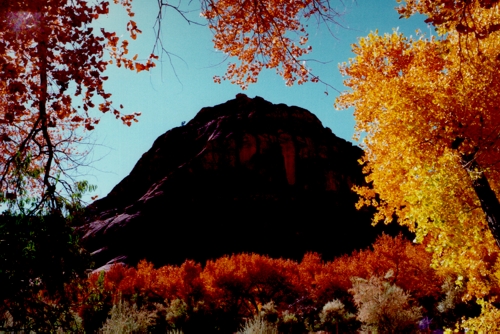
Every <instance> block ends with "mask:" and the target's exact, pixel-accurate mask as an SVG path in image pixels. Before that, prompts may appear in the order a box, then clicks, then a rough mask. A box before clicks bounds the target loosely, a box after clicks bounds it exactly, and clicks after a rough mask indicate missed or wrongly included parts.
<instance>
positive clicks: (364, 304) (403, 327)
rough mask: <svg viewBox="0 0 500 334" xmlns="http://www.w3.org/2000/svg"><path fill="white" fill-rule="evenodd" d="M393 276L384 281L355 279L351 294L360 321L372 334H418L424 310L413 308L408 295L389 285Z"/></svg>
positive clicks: (373, 278)
mask: <svg viewBox="0 0 500 334" xmlns="http://www.w3.org/2000/svg"><path fill="white" fill-rule="evenodd" d="M391 276H392V272H391V271H389V272H388V273H387V274H386V275H385V277H384V278H380V277H378V276H372V277H370V279H368V280H365V279H363V278H359V277H354V278H352V282H353V287H352V289H351V290H350V291H351V292H352V293H353V298H354V302H355V303H356V305H357V306H358V315H357V318H358V320H360V321H361V322H362V323H363V327H362V329H363V331H366V332H369V333H388V334H390V333H413V332H415V333H416V332H417V323H418V320H419V319H420V318H421V317H422V310H421V307H419V306H415V305H412V303H411V302H412V301H411V298H410V295H409V294H408V293H406V292H404V291H403V289H401V288H400V287H398V286H396V285H394V284H391V283H389V282H388V279H390V277H391Z"/></svg>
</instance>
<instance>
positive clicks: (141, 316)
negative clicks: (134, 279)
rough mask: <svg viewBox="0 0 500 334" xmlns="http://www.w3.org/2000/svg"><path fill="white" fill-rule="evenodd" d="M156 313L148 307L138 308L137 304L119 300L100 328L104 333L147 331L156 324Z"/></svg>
mask: <svg viewBox="0 0 500 334" xmlns="http://www.w3.org/2000/svg"><path fill="white" fill-rule="evenodd" d="M156 318H157V316H156V314H155V313H153V312H150V311H148V310H147V309H146V308H140V309H139V308H137V305H136V304H133V305H130V304H129V303H127V302H124V301H119V302H118V304H116V305H114V306H113V308H112V309H111V312H110V318H108V319H107V320H106V322H105V323H104V326H103V327H102V328H101V329H100V330H99V333H102V334H122V333H123V334H125V333H147V332H148V328H149V327H150V326H152V325H154V324H155V322H156Z"/></svg>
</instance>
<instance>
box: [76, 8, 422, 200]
mask: <svg viewBox="0 0 500 334" xmlns="http://www.w3.org/2000/svg"><path fill="white" fill-rule="evenodd" d="M179 1H180V0H179ZM188 2H189V1H185V2H183V3H181V7H182V8H183V9H185V10H189V11H190V12H189V14H188V17H189V18H190V19H192V20H195V21H197V22H199V23H202V24H205V23H206V22H205V21H204V19H203V18H202V17H200V15H199V14H200V5H199V2H196V1H192V2H191V4H190V5H189V4H188ZM331 3H332V5H334V6H336V7H337V9H338V10H339V11H341V12H343V15H342V17H340V18H339V21H340V23H341V24H342V27H340V26H338V25H333V26H331V30H332V31H333V33H334V36H332V35H331V34H330V32H329V31H328V29H326V27H325V26H321V25H320V26H317V24H316V21H315V20H314V19H313V20H311V22H310V23H309V24H308V25H309V30H308V32H309V35H310V39H309V44H310V45H311V46H312V47H313V52H312V53H310V54H309V55H307V59H314V60H317V61H319V62H312V61H308V65H309V66H310V67H311V68H312V69H313V73H314V74H316V75H319V77H320V78H321V79H322V80H323V81H325V82H327V83H329V84H330V85H332V86H333V87H335V88H336V89H337V90H339V91H342V90H344V87H343V85H342V80H343V79H342V77H341V75H340V73H339V71H338V64H339V63H342V62H345V61H348V59H349V58H350V57H352V56H353V54H352V52H351V45H352V44H353V43H356V42H357V39H358V38H359V37H364V36H366V35H367V34H368V33H369V32H370V31H375V30H378V31H379V33H381V34H383V33H391V32H392V31H393V29H395V28H398V29H399V31H401V32H403V33H404V34H405V35H408V36H409V35H413V36H415V30H416V29H420V30H421V31H423V32H424V33H426V34H429V33H430V29H429V27H428V26H427V25H426V24H425V23H424V18H423V17H414V18H411V19H409V20H408V19H399V15H398V13H397V12H396V11H395V10H394V7H395V6H397V3H396V1H395V0H376V1H374V0H357V1H351V0H344V2H343V3H342V2H341V1H340V0H331ZM133 6H134V11H135V13H136V16H135V17H134V18H133V19H134V20H135V21H136V22H137V24H138V26H139V29H141V30H142V32H143V33H142V34H141V35H139V37H138V39H137V40H135V41H131V45H130V49H131V54H132V55H133V54H136V53H138V54H139V59H141V58H146V57H147V56H148V55H149V54H150V53H151V52H152V50H153V46H154V43H155V29H154V24H155V21H156V16H157V14H158V8H157V1H153V0H134V1H133ZM128 19H129V17H128V16H127V14H126V12H125V10H124V9H123V8H121V7H111V11H110V14H109V16H107V17H103V18H101V19H100V20H99V21H98V22H96V23H95V25H96V26H104V27H106V28H107V29H108V30H109V31H119V32H120V31H121V32H122V33H123V36H124V37H127V32H126V30H125V25H126V22H127V21H128ZM129 40H130V39H129ZM161 41H162V43H163V46H164V48H165V49H166V50H167V51H169V52H170V53H171V57H170V58H169V57H168V56H166V55H165V54H163V55H161V54H159V53H158V52H157V54H158V55H159V56H160V60H159V62H158V63H157V67H155V68H154V69H153V70H152V71H150V72H141V73H136V72H132V71H129V70H125V69H123V68H116V66H114V65H111V66H109V67H108V70H107V74H106V75H108V76H109V80H108V81H106V85H105V89H106V90H107V91H108V92H110V93H112V94H113V95H112V100H113V102H114V105H115V106H119V105H120V104H122V105H123V106H124V109H123V111H124V113H132V112H136V111H140V112H142V116H140V117H139V122H138V123H134V124H133V125H132V126H131V127H127V126H125V125H123V124H122V122H121V121H120V120H115V118H114V117H113V115H111V114H109V115H102V117H101V122H100V124H99V125H98V126H96V129H95V130H94V131H92V132H91V133H90V137H89V138H88V140H90V141H91V142H93V143H94V145H93V148H92V150H91V152H90V153H89V155H88V157H87V160H88V161H87V162H88V163H89V165H90V167H89V168H85V169H84V168H82V169H80V172H81V173H82V175H81V176H79V178H80V179H85V180H88V181H89V182H90V183H91V184H94V185H97V187H98V188H97V191H96V192H95V193H94V194H96V195H98V196H99V197H100V198H102V197H104V196H106V195H107V194H108V193H109V191H110V190H111V189H112V188H113V187H114V186H115V185H116V184H117V183H118V182H120V181H121V180H122V179H123V178H124V177H125V176H126V175H128V173H129V172H130V171H131V170H132V168H133V167H134V165H135V163H136V162H137V161H138V160H139V158H140V157H141V155H142V154H143V153H145V152H146V151H147V150H149V149H150V148H151V146H152V144H153V142H154V140H155V139H156V138H157V137H158V136H160V135H161V134H163V133H165V132H166V131H167V130H169V129H171V128H173V127H177V126H180V125H181V122H183V121H186V122H187V121H189V120H190V119H192V118H193V117H194V116H195V115H196V113H197V112H198V111H199V110H200V109H201V108H202V107H205V106H213V105H217V104H221V103H223V102H225V101H227V100H229V99H233V98H234V97H235V95H236V94H238V93H240V92H242V91H241V89H240V87H239V86H236V85H231V84H230V83H228V82H223V83H222V84H215V83H214V82H213V76H214V75H221V76H222V75H223V74H224V73H225V70H226V66H227V62H228V60H226V58H225V55H224V54H222V53H220V52H218V51H216V50H215V49H214V48H213V44H212V32H211V31H210V30H209V29H208V27H207V26H199V25H194V24H188V23H187V22H186V21H185V20H184V19H183V18H182V17H181V16H180V15H179V14H178V13H176V12H175V11H173V10H172V9H170V10H167V11H166V12H164V17H163V20H162V36H161ZM229 61H231V59H229ZM320 62H321V63H320ZM325 91H326V92H327V93H328V94H326V93H325ZM243 93H245V94H246V95H248V96H249V97H254V96H261V97H263V98H264V99H266V100H268V101H270V102H273V103H285V104H287V105H296V106H299V107H302V108H305V109H307V110H309V111H311V112H312V113H314V114H315V115H316V116H317V117H318V118H319V119H320V120H321V122H322V123H323V125H324V126H327V127H329V128H331V129H332V131H333V132H334V133H335V134H336V135H337V136H339V137H341V138H344V139H346V140H352V135H353V132H354V119H353V117H352V110H344V111H337V110H335V109H334V108H333V103H334V101H335V97H336V96H337V95H338V94H339V93H338V92H337V91H335V90H334V89H332V88H328V87H326V86H325V85H324V84H321V83H316V84H315V83H307V84H304V85H295V86H293V87H287V86H286V85H285V82H284V80H283V79H282V78H281V77H279V76H278V75H277V74H276V73H275V72H274V70H268V71H263V72H262V73H261V75H260V77H259V80H258V82H257V83H256V84H253V85H252V86H250V87H249V89H247V90H246V91H243ZM93 115H99V112H98V111H95V112H94V113H93ZM84 148H85V147H84V146H82V147H81V149H84Z"/></svg>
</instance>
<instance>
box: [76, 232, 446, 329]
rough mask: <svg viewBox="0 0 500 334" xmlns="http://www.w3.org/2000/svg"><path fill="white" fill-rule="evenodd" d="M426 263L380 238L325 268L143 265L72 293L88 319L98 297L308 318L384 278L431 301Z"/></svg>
mask: <svg viewBox="0 0 500 334" xmlns="http://www.w3.org/2000/svg"><path fill="white" fill-rule="evenodd" d="M430 263H431V256H430V254H429V253H428V252H426V251H425V249H424V246H423V245H415V244H413V243H411V242H409V241H407V240H405V239H403V238H402V237H401V236H398V237H396V238H392V237H389V236H387V235H383V236H381V237H380V238H379V239H378V240H377V241H376V242H375V244H374V245H373V250H370V249H369V250H364V251H360V252H354V253H353V254H352V255H351V256H347V255H346V256H343V257H340V258H338V259H336V260H334V261H332V262H326V263H325V262H323V261H322V260H321V257H320V256H319V255H318V254H316V253H309V254H306V255H305V256H304V259H303V260H302V261H301V262H300V263H297V262H295V261H292V260H284V259H272V258H269V257H266V256H262V255H257V254H238V255H233V256H224V257H222V258H219V259H217V260H215V261H208V262H207V263H206V265H205V267H204V268H202V267H201V266H200V265H199V264H196V263H194V262H193V261H186V262H185V263H184V264H182V265H181V266H164V267H161V268H158V269H155V268H154V267H153V265H152V264H151V263H148V262H145V261H142V262H140V263H139V265H138V267H137V269H135V268H127V267H124V266H122V265H114V266H112V267H111V269H110V270H109V271H108V272H106V273H105V274H99V273H95V274H93V275H91V276H90V278H89V279H88V282H87V283H86V285H85V287H84V288H83V289H82V290H80V292H79V305H80V307H79V309H80V314H82V312H83V313H85V312H87V314H88V312H89V310H90V309H92V307H93V306H92V305H95V303H96V302H95V298H92V296H95V295H99V296H100V298H97V299H98V300H99V301H104V303H105V304H109V305H108V308H110V307H111V305H112V304H116V303H117V302H118V301H119V299H125V300H132V299H134V300H136V301H137V300H138V298H139V299H140V300H142V301H148V302H157V303H164V304H166V305H168V304H169V303H171V302H172V301H174V300H177V299H180V300H182V301H184V302H185V303H186V305H187V306H188V307H191V308H194V307H196V308H197V309H198V311H197V312H201V311H200V310H201V309H203V312H204V314H219V315H221V314H224V315H228V314H229V315H231V316H233V317H236V318H238V319H243V318H248V317H252V316H253V315H254V314H256V313H258V312H259V311H260V310H261V307H262V306H263V305H265V304H267V303H269V302H270V301H273V302H274V305H275V307H276V309H277V311H278V312H279V313H280V314H283V312H285V311H288V312H293V313H294V314H298V315H301V316H308V314H309V315H310V314H311V312H312V313H314V312H316V311H317V312H319V310H321V308H322V307H323V305H325V304H326V303H327V302H329V301H331V300H333V299H335V298H343V299H344V300H345V301H347V302H349V300H350V298H351V297H350V295H349V292H348V291H349V289H351V288H352V283H351V280H350V278H351V277H362V278H369V277H371V276H374V275H375V276H384V275H385V273H387V272H388V271H389V270H392V271H393V272H394V275H393V277H392V278H391V279H392V281H391V282H390V283H391V284H396V285H397V286H399V287H401V288H403V289H404V290H405V291H408V292H409V293H410V294H411V295H412V296H413V297H415V298H423V297H431V298H432V299H433V300H437V299H438V298H439V296H440V286H441V284H442V282H443V279H442V278H440V277H438V276H437V275H436V273H435V272H434V271H433V270H432V269H431V268H430ZM138 296H139V297H138ZM351 304H352V302H351ZM101 308H102V307H101ZM88 317H89V316H87V318H88ZM225 319H226V321H227V319H229V318H225Z"/></svg>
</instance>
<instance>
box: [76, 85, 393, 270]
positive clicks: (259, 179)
mask: <svg viewBox="0 0 500 334" xmlns="http://www.w3.org/2000/svg"><path fill="white" fill-rule="evenodd" d="M361 156H362V150H361V149H359V148H358V147H356V146H353V145H352V144H351V143H349V142H347V141H345V140H343V139H340V138H338V137H336V136H335V135H334V134H333V133H332V132H331V130H330V129H328V128H324V127H323V126H322V124H321V122H320V121H319V120H318V119H317V117H316V116H314V115H313V114H311V113H310V112H309V111H307V110H305V109H302V108H299V107H288V106H286V105H284V104H277V105H276V104H272V103H270V102H267V101H265V100H264V99H262V98H260V97H255V98H253V99H250V98H248V97H246V96H245V95H243V94H239V95H238V96H237V97H236V99H234V100H230V101H227V102H226V103H224V104H221V105H218V106H215V107H208V108H203V109H202V110H200V112H199V113H198V114H197V115H196V117H195V118H194V119H192V120H191V121H190V122H189V123H187V124H186V125H185V126H182V127H178V128H174V129H172V130H170V131H167V132H166V133H165V134H163V135H162V136H160V137H159V138H158V139H157V140H156V141H155V143H154V144H153V146H152V147H151V149H150V150H149V151H148V152H146V153H144V155H143V156H142V157H141V159H140V160H139V161H138V162H137V164H136V166H135V167H134V169H133V170H132V172H131V173H130V175H128V176H127V177H125V178H124V179H123V180H122V181H121V182H120V183H119V184H118V185H116V187H115V188H114V189H113V190H112V191H111V192H110V194H109V195H108V196H107V197H105V198H103V199H100V200H98V201H96V202H94V203H93V204H91V205H90V206H89V207H88V208H87V221H86V223H85V224H84V225H82V226H80V227H79V230H80V231H81V233H82V235H83V241H84V244H85V245H86V246H87V249H88V250H89V251H95V255H94V256H95V261H96V263H97V265H103V264H105V263H106V262H108V261H110V260H112V259H116V258H119V259H120V261H123V262H126V263H130V264H135V263H136V262H137V261H138V260H140V259H143V258H146V259H148V260H149V261H152V262H153V263H155V264H156V265H164V264H178V263H182V262H183V261H184V260H185V259H188V258H189V259H194V260H196V261H200V262H203V261H204V260H207V259H213V258H217V257H220V256H222V255H224V254H232V253H240V252H255V253H260V254H267V255H270V256H273V257H286V258H293V259H297V260H299V259H301V258H302V256H303V255H304V253H306V252H308V251H315V252H319V253H321V254H322V255H323V258H324V259H331V258H333V257H334V256H337V255H340V254H343V253H347V252H351V251H352V250H354V249H359V248H361V247H366V246H368V245H369V244H370V243H371V242H373V241H374V239H375V237H376V235H377V234H379V233H380V231H381V228H380V227H379V228H377V229H376V228H373V227H372V226H371V224H370V223H371V220H370V217H371V214H370V213H369V212H367V211H357V210H356V209H355V208H354V203H355V202H356V201H357V196H356V195H355V194H354V193H353V192H352V191H351V190H350V189H351V187H352V186H353V185H355V184H358V185H360V184H363V182H364V181H363V180H364V177H363V175H362V173H361V167H360V166H359V165H358V163H357V160H358V159H359V158H361ZM386 230H387V229H386Z"/></svg>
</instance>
